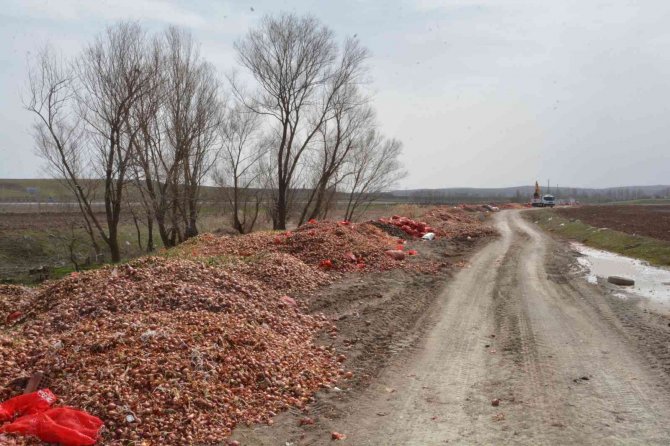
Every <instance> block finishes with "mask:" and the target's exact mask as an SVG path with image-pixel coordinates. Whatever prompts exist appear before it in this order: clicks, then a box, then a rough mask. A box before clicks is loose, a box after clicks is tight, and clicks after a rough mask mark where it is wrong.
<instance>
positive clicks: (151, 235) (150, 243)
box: [147, 214, 155, 252]
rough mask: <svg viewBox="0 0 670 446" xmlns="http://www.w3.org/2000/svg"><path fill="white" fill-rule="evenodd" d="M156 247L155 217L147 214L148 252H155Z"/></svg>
mask: <svg viewBox="0 0 670 446" xmlns="http://www.w3.org/2000/svg"><path fill="white" fill-rule="evenodd" d="M154 249H155V247H154V219H153V218H152V217H151V214H149V215H147V252H153V250H154Z"/></svg>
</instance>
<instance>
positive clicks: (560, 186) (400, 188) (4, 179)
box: [0, 177, 670, 192]
mask: <svg viewBox="0 0 670 446" xmlns="http://www.w3.org/2000/svg"><path fill="white" fill-rule="evenodd" d="M30 180H53V181H59V180H60V179H59V178H47V177H32V178H30V177H29V178H9V177H5V178H0V187H1V186H2V183H1V182H2V181H30ZM538 182H539V184H540V188H542V189H543V190H544V189H545V188H546V186H547V184H546V182H545V183H544V184H542V182H540V181H538ZM203 186H205V187H219V186H215V185H211V184H203ZM534 186H535V182H534V181H533V182H532V183H529V184H519V185H516V186H492V187H486V186H444V187H394V188H391V189H390V190H388V191H387V192H395V191H413V190H449V189H475V190H476V189H480V190H481V189H483V190H489V189H501V190H505V189H518V188H523V187H534ZM556 187H558V188H559V189H587V190H606V189H620V188H655V187H658V188H670V184H662V183H659V184H627V185H620V186H605V187H589V186H573V185H568V186H564V185H561V184H558V185H555V184H552V185H550V188H551V189H554V188H556ZM299 189H305V188H299Z"/></svg>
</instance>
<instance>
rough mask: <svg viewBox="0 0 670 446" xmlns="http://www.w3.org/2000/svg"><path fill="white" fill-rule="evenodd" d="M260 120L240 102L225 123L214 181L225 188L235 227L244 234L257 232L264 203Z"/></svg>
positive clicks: (230, 111) (222, 129)
mask: <svg viewBox="0 0 670 446" xmlns="http://www.w3.org/2000/svg"><path fill="white" fill-rule="evenodd" d="M259 121H260V119H259V117H258V115H257V114H255V113H253V112H250V111H249V110H247V109H246V108H245V107H244V106H242V105H241V104H239V103H238V104H235V105H234V106H233V107H232V108H231V109H230V110H229V111H228V113H227V116H226V118H225V119H224V120H223V122H222V124H221V144H222V149H221V153H220V157H219V166H218V167H217V169H216V171H215V175H214V179H215V182H216V184H217V185H218V186H219V187H221V188H223V191H224V192H223V193H224V195H225V199H226V201H227V202H228V204H229V205H230V207H231V209H232V224H233V228H235V230H236V231H238V232H239V233H240V234H246V233H248V232H251V231H252V230H253V228H254V225H255V224H256V220H257V219H258V214H259V211H260V207H261V203H262V188H261V187H260V184H261V180H260V179H261V170H260V164H259V161H260V159H261V157H262V156H263V151H262V150H261V146H260V141H259V135H258V133H259V123H260V122H259Z"/></svg>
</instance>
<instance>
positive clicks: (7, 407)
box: [0, 389, 56, 422]
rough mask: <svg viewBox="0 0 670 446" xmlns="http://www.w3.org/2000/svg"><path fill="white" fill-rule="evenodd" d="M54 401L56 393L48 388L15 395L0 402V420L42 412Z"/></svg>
mask: <svg viewBox="0 0 670 446" xmlns="http://www.w3.org/2000/svg"><path fill="white" fill-rule="evenodd" d="M54 401H56V395H54V394H53V393H51V391H50V390H49V389H42V390H38V391H37V392H33V393H28V394H26V395H20V396H16V397H14V398H12V399H9V400H7V401H5V402H4V403H2V404H0V422H3V421H7V420H11V419H13V418H15V417H18V416H21V415H30V414H34V413H38V412H44V411H45V410H47V409H48V408H49V407H51V405H52V404H53V403H54Z"/></svg>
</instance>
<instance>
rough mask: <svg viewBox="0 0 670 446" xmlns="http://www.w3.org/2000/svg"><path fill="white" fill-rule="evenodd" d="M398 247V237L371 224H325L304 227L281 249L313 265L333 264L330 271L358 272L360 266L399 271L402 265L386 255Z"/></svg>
mask: <svg viewBox="0 0 670 446" xmlns="http://www.w3.org/2000/svg"><path fill="white" fill-rule="evenodd" d="M397 244H398V243H397V238H394V237H390V236H389V235H388V234H386V233H385V232H383V231H382V230H381V229H379V228H377V227H375V226H373V225H371V224H367V223H361V224H354V223H347V224H344V223H336V222H329V221H323V222H318V223H312V224H307V225H304V226H301V227H300V228H298V229H297V230H296V231H295V232H293V233H290V234H288V235H287V236H286V237H284V240H283V241H282V243H280V244H278V245H277V246H278V249H280V250H282V251H284V252H287V253H289V254H292V255H294V256H296V257H297V258H299V259H300V260H302V261H303V262H305V263H308V264H311V265H321V262H323V261H330V264H331V266H330V267H329V269H332V270H335V271H355V270H357V269H360V268H361V266H359V265H364V266H365V268H367V269H375V270H386V269H391V268H397V267H398V266H399V262H398V261H396V260H393V259H391V258H390V257H388V256H387V255H386V254H385V251H386V250H388V249H391V248H393V247H395V246H396V245H397Z"/></svg>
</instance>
